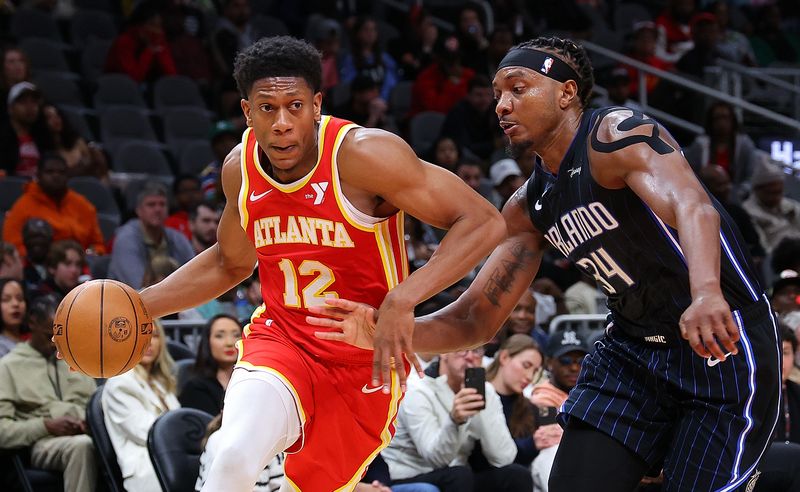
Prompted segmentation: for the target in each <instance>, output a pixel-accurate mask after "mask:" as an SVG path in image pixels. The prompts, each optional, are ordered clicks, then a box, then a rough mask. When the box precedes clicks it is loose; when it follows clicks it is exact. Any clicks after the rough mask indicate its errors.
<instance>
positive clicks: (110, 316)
mask: <svg viewBox="0 0 800 492" xmlns="http://www.w3.org/2000/svg"><path fill="white" fill-rule="evenodd" d="M152 335H153V319H152V318H151V317H150V315H149V314H148V313H147V309H146V308H145V306H144V303H143V302H142V299H141V297H139V294H138V293H137V292H136V291H135V290H133V289H132V288H130V287H128V286H127V285H125V284H123V283H121V282H117V281H116V280H106V279H104V280H92V281H89V282H86V283H84V284H81V285H79V286H77V287H75V288H74V289H72V290H71V291H70V293H69V294H67V295H66V297H64V300H63V301H61V304H60V305H59V306H58V310H57V311H56V315H55V318H54V319H53V342H55V344H56V348H57V349H58V351H59V353H60V354H61V357H62V358H63V359H64V360H65V361H66V363H67V364H69V366H70V367H71V368H72V369H74V370H76V371H78V372H81V373H83V374H86V375H87V376H91V377H93V378H110V377H112V376H117V375H119V374H122V373H124V372H126V371H128V370H130V369H131V368H133V367H134V366H135V365H136V364H138V363H139V361H140V360H141V359H142V355H143V354H144V351H145V350H146V349H147V346H148V345H149V344H150V338H151V337H152Z"/></svg>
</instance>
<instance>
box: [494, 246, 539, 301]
mask: <svg viewBox="0 0 800 492" xmlns="http://www.w3.org/2000/svg"><path fill="white" fill-rule="evenodd" d="M511 254H512V256H513V258H512V259H507V260H502V267H500V268H496V269H495V270H494V271H493V272H492V274H491V276H490V277H489V280H487V281H486V285H484V287H483V293H484V295H485V296H486V298H487V299H489V302H491V303H492V304H493V305H495V306H498V307H499V306H500V298H501V297H502V296H503V294H507V293H509V292H511V286H512V284H513V283H514V277H515V276H516V275H517V272H519V271H520V270H522V269H524V268H526V267H527V266H528V265H529V263H530V260H531V258H533V256H534V255H533V253H532V252H530V251H528V250H527V249H526V248H525V245H524V244H522V243H515V244H514V245H512V246H511Z"/></svg>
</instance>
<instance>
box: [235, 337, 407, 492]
mask: <svg viewBox="0 0 800 492" xmlns="http://www.w3.org/2000/svg"><path fill="white" fill-rule="evenodd" d="M249 328H250V330H249V333H248V334H247V335H246V337H245V338H243V339H242V340H241V342H240V343H241V345H240V350H239V354H240V355H239V362H238V363H237V367H243V368H245V369H256V370H264V371H267V372H270V373H272V374H275V375H276V376H278V377H279V378H280V379H281V380H282V381H283V382H284V383H285V384H286V386H287V387H288V388H289V389H290V390H291V392H292V393H293V394H294V397H295V400H296V401H297V404H298V406H299V411H300V422H301V425H302V429H301V436H300V438H299V439H298V440H297V441H296V442H295V443H294V444H292V445H291V446H290V447H289V449H287V450H286V452H287V453H288V455H287V457H286V462H285V464H284V471H285V473H286V479H287V482H288V483H289V484H290V485H292V487H293V488H294V489H295V490H302V491H303V492H323V491H324V492H330V491H332V490H335V491H338V490H352V489H353V488H354V487H355V485H356V484H357V483H358V482H359V480H361V477H363V476H364V473H365V472H366V470H367V466H369V464H370V463H371V462H372V460H373V459H374V458H375V456H377V454H378V453H379V452H380V451H381V450H382V449H383V448H385V447H386V446H387V445H388V444H389V441H391V439H392V436H394V431H395V428H394V421H395V418H396V416H397V409H398V405H399V404H400V400H402V398H403V393H402V392H401V390H400V384H399V382H398V378H397V375H396V374H394V373H393V374H392V384H391V392H390V393H389V394H388V395H386V394H384V393H383V392H382V391H380V390H379V389H374V388H371V384H370V380H371V378H372V366H371V365H354V364H340V363H336V362H331V361H327V360H321V359H318V358H315V357H313V356H311V355H310V354H309V353H308V352H306V351H304V350H302V349H301V348H300V347H298V346H297V345H295V344H293V343H292V342H291V341H290V340H289V337H288V336H287V335H286V334H285V333H284V332H283V330H281V329H280V328H278V327H276V326H275V325H273V326H270V327H267V326H264V325H256V324H251V325H250V327H249ZM409 369H410V367H408V364H407V367H406V371H408V370H409ZM254 411H257V409H254ZM265 418H268V416H265Z"/></svg>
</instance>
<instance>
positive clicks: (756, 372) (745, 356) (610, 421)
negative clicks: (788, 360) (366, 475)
mask: <svg viewBox="0 0 800 492" xmlns="http://www.w3.org/2000/svg"><path fill="white" fill-rule="evenodd" d="M733 314H734V320H735V321H736V323H737V325H738V326H739V331H740V335H741V340H740V342H739V343H738V347H739V353H738V355H736V356H729V357H728V358H727V360H725V362H720V363H717V364H716V365H714V363H713V361H712V360H710V359H704V358H702V357H699V356H698V355H697V354H695V353H694V351H693V350H692V349H691V347H690V346H689V344H688V343H682V344H680V345H679V346H677V347H669V348H658V347H655V346H654V345H652V344H649V343H646V342H644V341H642V340H641V339H636V338H633V337H630V336H628V335H625V334H623V333H621V332H620V330H619V329H614V328H612V329H610V330H608V331H609V332H608V333H607V334H606V336H605V337H603V338H602V339H601V340H599V341H598V342H596V351H595V352H594V353H593V354H591V355H589V356H587V357H586V359H585V360H584V362H583V366H582V368H581V373H580V377H579V378H578V383H577V385H576V386H575V388H574V389H573V390H572V391H571V392H570V395H569V398H568V400H567V402H566V403H565V404H564V406H563V407H562V412H564V413H565V414H566V415H570V416H574V417H577V418H579V419H581V420H583V421H584V422H586V423H588V424H589V425H592V426H594V427H596V428H597V429H598V430H600V431H602V432H605V433H607V434H608V435H610V436H611V437H613V438H615V439H617V440H619V441H620V442H622V443H623V444H624V445H625V446H627V447H628V448H629V449H631V450H632V451H634V452H635V453H636V454H638V455H639V456H641V457H642V459H644V460H645V461H646V462H647V464H648V465H649V466H651V467H654V468H658V467H663V469H664V477H665V482H666V485H665V488H664V490H668V491H673V490H693V491H701V490H703V491H705V490H708V491H711V490H715V491H717V490H718V491H721V492H727V491H732V490H736V489H737V488H739V487H740V486H742V484H743V483H744V482H745V481H746V480H748V478H749V477H751V476H752V475H753V474H754V473H755V471H756V466H757V465H758V462H759V460H760V459H761V457H762V455H763V454H764V452H765V450H766V448H767V447H768V445H769V443H770V439H771V437H772V434H773V432H774V429H775V425H776V423H777V419H778V412H779V411H780V388H781V379H780V371H781V369H780V368H781V356H782V350H781V343H780V337H779V335H778V331H777V325H776V320H775V317H774V315H773V313H772V310H771V308H770V306H769V303H768V302H767V300H766V298H764V299H762V300H761V301H759V302H756V303H754V304H752V305H750V306H747V307H746V308H744V309H742V310H739V311H734V312H733ZM563 416H564V414H562V418H563Z"/></svg>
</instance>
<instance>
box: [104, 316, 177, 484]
mask: <svg viewBox="0 0 800 492" xmlns="http://www.w3.org/2000/svg"><path fill="white" fill-rule="evenodd" d="M174 364H175V363H174V362H173V360H172V357H170V355H169V352H168V351H167V348H166V341H165V340H164V335H163V331H162V328H161V325H160V323H155V329H154V330H153V338H152V339H151V341H150V345H149V346H148V347H147V350H145V353H144V356H143V357H142V360H141V362H139V364H138V365H137V366H136V367H134V368H133V369H132V370H130V371H128V372H126V373H125V374H122V375H120V376H115V377H113V378H110V379H109V380H108V382H107V383H106V385H105V388H104V389H103V398H102V400H101V401H102V404H103V412H104V414H105V416H104V419H105V423H106V428H107V429H108V434H109V436H110V437H111V443H112V444H113V445H114V451H115V452H116V454H117V461H118V462H119V468H120V471H121V472H122V478H123V482H124V483H123V485H124V487H125V490H127V491H128V492H138V491H149V490H161V486H160V485H159V483H158V478H157V477H156V472H155V470H154V469H153V465H152V463H151V461H150V455H149V453H148V451H147V433H148V431H149V430H150V427H151V426H152V425H153V422H154V421H155V420H156V419H157V418H158V417H159V416H160V415H161V414H163V413H165V412H167V411H168V410H173V409H175V408H179V407H180V403H178V398H177V397H176V396H175V377H174V376H173V366H174Z"/></svg>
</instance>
